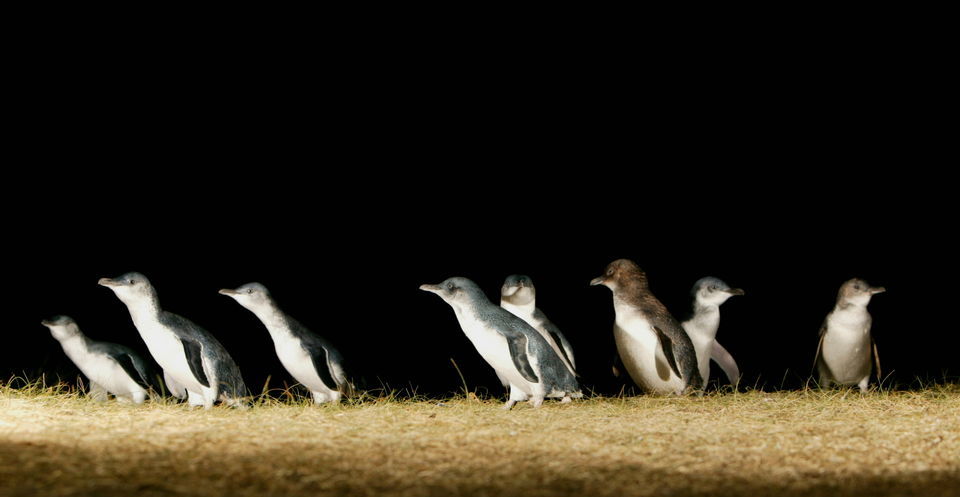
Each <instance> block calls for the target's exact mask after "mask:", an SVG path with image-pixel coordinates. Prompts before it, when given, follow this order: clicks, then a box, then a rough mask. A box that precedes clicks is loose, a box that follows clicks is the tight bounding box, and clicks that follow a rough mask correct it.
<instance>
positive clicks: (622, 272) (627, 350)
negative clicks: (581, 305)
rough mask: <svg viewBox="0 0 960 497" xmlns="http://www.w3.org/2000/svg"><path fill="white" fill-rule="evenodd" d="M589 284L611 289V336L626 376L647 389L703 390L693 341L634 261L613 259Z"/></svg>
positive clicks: (659, 391)
mask: <svg viewBox="0 0 960 497" xmlns="http://www.w3.org/2000/svg"><path fill="white" fill-rule="evenodd" d="M590 284H591V285H603V286H606V287H607V288H609V289H610V290H611V291H612V292H613V308H614V311H615V312H616V320H615V322H614V325H613V335H614V338H615V340H616V343H617V351H618V353H619V355H620V358H621V360H622V361H623V364H624V366H625V367H626V369H627V372H628V373H630V377H631V378H633V381H634V382H636V383H637V385H639V386H640V387H641V388H643V389H644V390H645V391H647V392H649V393H684V392H688V391H701V390H703V378H702V377H701V376H700V371H699V368H698V365H697V356H696V351H695V350H694V347H693V342H691V341H690V337H689V336H688V335H687V333H686V332H685V331H683V327H681V326H680V323H679V322H677V320H676V319H674V317H673V316H672V315H671V314H670V311H668V310H667V308H666V307H664V305H663V304H662V303H661V302H660V301H659V300H658V299H657V297H656V296H654V295H653V293H652V292H651V291H650V286H649V284H648V283H647V275H646V273H644V272H643V270H642V269H640V267H639V266H637V264H636V263H634V262H633V261H630V260H627V259H618V260H615V261H613V262H611V263H610V264H609V265H607V269H606V271H605V272H604V273H603V276H600V277H598V278H594V279H593V281H591V282H590Z"/></svg>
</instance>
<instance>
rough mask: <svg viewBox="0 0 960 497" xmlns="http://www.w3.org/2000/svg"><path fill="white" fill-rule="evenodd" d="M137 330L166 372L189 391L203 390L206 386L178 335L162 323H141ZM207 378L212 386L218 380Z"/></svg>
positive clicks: (199, 391)
mask: <svg viewBox="0 0 960 497" xmlns="http://www.w3.org/2000/svg"><path fill="white" fill-rule="evenodd" d="M137 330H139V331H140V336H141V337H143V341H144V343H146V344H147V350H149V351H150V355H152V356H153V359H154V360H155V361H157V364H159V365H160V367H161V368H163V372H164V373H165V374H168V375H170V377H172V378H173V379H174V380H176V381H177V383H179V384H180V385H183V387H184V388H186V389H187V390H188V391H191V392H194V393H198V394H199V393H202V392H203V388H204V387H203V386H202V385H201V384H200V382H199V381H197V378H196V377H195V376H194V375H193V372H192V371H191V370H190V365H189V364H188V363H187V355H186V351H185V350H184V348H183V343H182V342H181V341H180V338H179V337H178V336H177V335H175V334H174V333H173V332H172V331H170V330H169V329H167V328H166V327H164V326H163V325H161V324H160V323H139V324H137ZM207 380H208V382H209V383H210V385H211V386H213V382H214V381H216V380H215V379H214V378H207Z"/></svg>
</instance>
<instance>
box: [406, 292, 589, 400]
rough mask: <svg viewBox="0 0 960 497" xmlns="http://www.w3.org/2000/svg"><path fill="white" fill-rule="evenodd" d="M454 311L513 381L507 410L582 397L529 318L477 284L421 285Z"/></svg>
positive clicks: (484, 354)
mask: <svg viewBox="0 0 960 497" xmlns="http://www.w3.org/2000/svg"><path fill="white" fill-rule="evenodd" d="M420 289H421V290H424V291H427V292H431V293H435V294H437V295H438V296H439V297H440V298H442V299H443V300H444V302H446V303H447V304H449V305H450V307H452V308H453V311H454V313H456V315H457V321H458V322H459V323H460V327H461V328H462V329H463V332H464V334H466V335H467V338H469V339H470V341H471V342H472V343H473V346H474V347H476V349H477V352H479V353H480V356H481V357H483V359H484V360H485V361H487V363H488V364H490V366H492V367H493V369H494V370H495V371H496V372H497V375H498V376H500V377H501V378H506V379H507V380H508V381H509V383H510V398H509V400H507V403H506V404H505V405H504V406H503V408H504V409H510V408H512V407H513V406H514V405H515V404H516V403H517V402H520V401H524V400H530V402H531V404H532V405H533V407H540V406H541V404H543V399H544V398H545V397H550V398H562V399H563V402H565V403H566V402H570V399H571V398H580V397H582V396H583V394H582V393H581V392H580V387H579V386H578V385H577V380H576V378H575V377H574V376H573V373H571V372H570V369H569V368H568V367H567V366H566V364H564V362H563V360H561V359H560V356H558V355H557V353H556V352H554V350H553V348H552V347H551V346H550V344H548V343H547V341H546V340H544V338H543V336H542V335H540V333H539V332H538V331H537V330H535V329H533V327H532V326H530V325H529V324H527V323H526V322H525V321H524V320H523V319H520V318H519V317H517V316H514V315H513V314H511V313H510V312H509V311H507V310H506V309H503V308H502V307H499V306H496V305H494V304H493V303H492V302H490V299H488V298H487V296H486V295H484V293H483V291H482V290H480V287H478V286H477V284H476V283H474V282H473V281H471V280H469V279H467V278H459V277H455V278H449V279H447V280H445V281H444V282H443V283H440V284H439V285H426V284H425V285H421V286H420Z"/></svg>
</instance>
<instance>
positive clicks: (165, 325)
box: [99, 273, 247, 409]
mask: <svg viewBox="0 0 960 497" xmlns="http://www.w3.org/2000/svg"><path fill="white" fill-rule="evenodd" d="M99 284H100V285H102V286H105V287H107V288H109V289H110V290H113V293H114V294H116V296H117V298H119V299H120V301H121V302H123V303H124V304H125V305H126V306H127V310H128V311H130V317H131V318H132V319H133V324H134V326H136V328H137V331H138V332H140V337H141V338H143V341H144V343H146V344H147V349H148V350H149V351H150V355H152V356H153V359H154V360H155V361H157V364H159V365H160V367H161V368H163V375H164V376H163V378H164V381H165V382H167V386H168V388H169V389H170V391H171V392H173V393H174V395H176V396H178V397H181V398H182V397H183V396H184V395H186V396H187V397H188V401H189V403H190V405H203V407H204V408H205V409H210V408H211V407H213V404H214V402H216V401H217V400H221V401H223V402H224V403H226V404H228V405H231V406H235V407H246V401H245V399H244V398H245V397H247V387H246V386H245V385H244V383H243V378H242V377H241V376H240V368H238V367H237V364H236V363H235V362H234V361H233V358H232V357H230V354H229V353H227V350H226V349H225V348H223V345H221V344H220V342H219V341H217V339H216V338H214V337H213V335H211V334H210V332H208V331H207V330H205V329H203V328H201V327H199V326H197V325H196V324H194V323H193V322H191V321H190V320H188V319H186V318H184V317H181V316H179V315H177V314H174V313H172V312H168V311H165V310H163V309H161V308H160V301H159V300H158V299H157V291H156V290H155V289H154V287H153V285H151V284H150V281H149V280H147V277H146V276H144V275H142V274H140V273H126V274H124V275H123V276H120V277H118V278H101V279H100V281H99Z"/></svg>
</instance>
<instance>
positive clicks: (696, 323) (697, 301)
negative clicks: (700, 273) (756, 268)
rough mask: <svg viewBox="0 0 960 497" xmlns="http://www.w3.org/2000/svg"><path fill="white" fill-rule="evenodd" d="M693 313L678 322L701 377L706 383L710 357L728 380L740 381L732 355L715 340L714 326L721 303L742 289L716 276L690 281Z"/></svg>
mask: <svg viewBox="0 0 960 497" xmlns="http://www.w3.org/2000/svg"><path fill="white" fill-rule="evenodd" d="M692 293H693V314H692V316H691V317H690V319H687V320H686V321H684V322H682V323H680V325H681V326H683V329H684V331H686V332H687V334H688V335H690V340H691V341H692V342H693V348H694V349H696V351H697V364H698V367H699V370H700V376H701V377H703V381H704V382H706V381H707V380H708V379H709V378H710V359H713V360H714V361H715V362H716V363H717V364H719V365H720V369H722V370H723V373H724V374H725V375H727V379H729V380H730V383H733V384H734V385H736V384H737V383H738V382H739V381H740V369H739V368H737V362H736V361H735V360H734V359H733V356H732V355H730V353H729V352H727V349H725V348H724V347H723V346H722V345H720V343H719V342H717V329H718V328H720V306H721V305H722V304H723V303H724V302H726V301H727V299H729V298H730V297H732V296H734V295H743V293H744V292H743V290H741V289H739V288H730V285H728V284H726V283H724V282H723V281H722V280H720V279H719V278H713V277H710V276H708V277H706V278H700V279H699V280H697V282H696V283H694V284H693V290H692Z"/></svg>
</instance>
